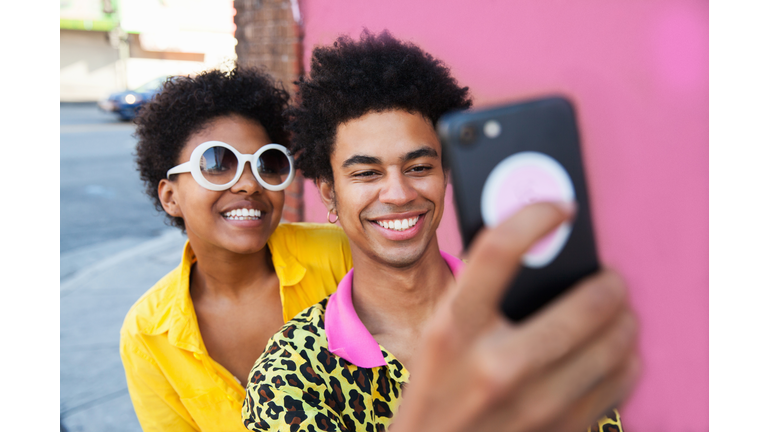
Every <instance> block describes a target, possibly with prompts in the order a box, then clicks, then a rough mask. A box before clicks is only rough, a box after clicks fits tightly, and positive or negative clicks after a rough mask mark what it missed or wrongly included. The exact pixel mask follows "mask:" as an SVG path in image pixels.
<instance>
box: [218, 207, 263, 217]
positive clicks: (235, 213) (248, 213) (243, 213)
mask: <svg viewBox="0 0 768 432" xmlns="http://www.w3.org/2000/svg"><path fill="white" fill-rule="evenodd" d="M224 217H225V218H227V219H228V220H256V219H261V211H259V210H254V209H246V208H244V209H237V210H232V211H228V212H226V213H224Z"/></svg>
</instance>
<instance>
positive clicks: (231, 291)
mask: <svg viewBox="0 0 768 432" xmlns="http://www.w3.org/2000/svg"><path fill="white" fill-rule="evenodd" d="M189 243H190V245H191V246H192V250H193V251H194V252H195V257H196V258H197V263H196V264H195V266H194V267H193V269H192V280H193V287H192V288H193V289H194V290H196V291H198V292H197V295H215V296H225V297H230V298H235V299H236V298H238V297H240V296H241V295H243V294H244V293H246V292H247V293H248V294H249V295H253V294H256V293H254V292H253V290H254V289H257V290H270V289H273V287H272V286H271V285H270V284H266V283H263V282H264V281H266V280H267V279H269V278H270V277H272V276H273V275H274V272H275V271H274V268H273V266H272V258H271V255H270V253H269V247H267V246H266V245H265V246H264V247H263V248H262V249H261V250H259V251H257V252H254V253H250V254H240V253H235V252H231V251H228V250H224V249H220V248H214V247H211V246H210V245H208V244H206V243H205V242H202V241H200V240H199V239H197V238H195V237H194V236H191V235H190V236H189Z"/></svg>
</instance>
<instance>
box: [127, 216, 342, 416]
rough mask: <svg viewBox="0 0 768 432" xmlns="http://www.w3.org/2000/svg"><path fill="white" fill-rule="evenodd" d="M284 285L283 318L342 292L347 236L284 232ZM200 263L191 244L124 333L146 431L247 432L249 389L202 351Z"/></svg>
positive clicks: (280, 237)
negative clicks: (196, 276)
mask: <svg viewBox="0 0 768 432" xmlns="http://www.w3.org/2000/svg"><path fill="white" fill-rule="evenodd" d="M268 244H269V248H270V251H271V252H272V261H273V263H274V266H275V272H276V273H277V277H278V279H279V280H280V299H281V300H282V304H283V318H284V321H288V320H290V319H291V318H293V317H294V316H295V315H296V314H297V313H299V312H301V311H302V310H304V309H306V308H307V307H309V306H312V305H313V304H315V303H317V302H319V301H320V300H322V299H323V298H325V297H327V296H328V295H330V294H331V293H333V292H334V291H335V290H336V286H337V285H338V283H339V281H341V279H342V278H343V277H344V275H345V274H346V273H347V272H348V271H349V269H350V268H352V257H351V255H350V251H349V243H348V241H347V238H346V236H345V235H344V232H343V231H342V230H341V229H340V228H338V227H336V226H332V225H327V224H306V223H303V224H281V225H279V226H278V228H277V229H276V230H275V232H274V233H273V234H272V236H271V237H270V238H269V242H268ZM195 261H196V258H195V256H194V252H193V251H192V249H191V247H190V245H189V243H187V244H186V246H185V247H184V254H183V256H182V260H181V264H180V265H179V266H178V267H177V268H176V269H174V270H173V271H171V272H170V273H168V274H167V275H165V277H163V278H162V279H161V280H160V281H159V282H157V284H155V286H153V287H152V288H151V289H150V290H149V291H147V292H146V293H145V294H144V295H143V296H142V297H141V298H140V299H139V300H138V301H137V302H136V304H134V305H133V307H132V308H131V310H130V311H129V312H128V315H127V316H126V317H125V321H124V323H123V328H122V329H121V331H120V355H121V357H122V359H123V366H124V368H125V375H126V379H127V381H128V390H129V392H130V395H131V400H132V401H133V406H134V409H135V410H136V415H137V417H138V418H139V422H140V423H141V426H142V428H143V429H144V431H221V430H227V431H229V430H245V428H244V427H243V423H242V421H241V420H240V411H241V408H242V406H243V400H244V398H245V388H244V387H243V385H242V384H241V383H239V382H238V380H237V378H235V376H234V375H232V373H230V372H229V371H228V370H226V369H225V368H224V367H223V366H221V365H219V364H218V363H216V361H215V360H213V359H212V358H211V357H210V356H209V355H208V352H207V351H206V349H205V345H204V344H203V339H202V336H201V335H200V328H199V327H198V325H197V317H196V316H195V308H194V306H193V304H192V298H191V297H190V294H189V275H190V270H191V268H192V264H194V263H195Z"/></svg>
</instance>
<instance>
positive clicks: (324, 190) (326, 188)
mask: <svg viewBox="0 0 768 432" xmlns="http://www.w3.org/2000/svg"><path fill="white" fill-rule="evenodd" d="M315 186H317V190H319V191H320V199H321V200H323V204H325V208H326V209H327V210H332V209H335V208H336V192H335V191H334V190H333V185H331V184H330V183H328V182H327V181H325V180H322V179H317V180H315Z"/></svg>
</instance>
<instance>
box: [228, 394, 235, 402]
mask: <svg viewBox="0 0 768 432" xmlns="http://www.w3.org/2000/svg"><path fill="white" fill-rule="evenodd" d="M227 398H228V399H229V400H231V401H232V402H234V401H235V398H234V397H232V395H227Z"/></svg>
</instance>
